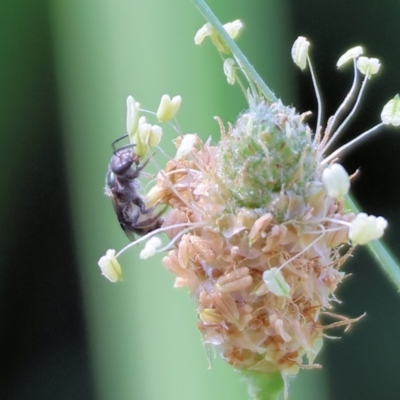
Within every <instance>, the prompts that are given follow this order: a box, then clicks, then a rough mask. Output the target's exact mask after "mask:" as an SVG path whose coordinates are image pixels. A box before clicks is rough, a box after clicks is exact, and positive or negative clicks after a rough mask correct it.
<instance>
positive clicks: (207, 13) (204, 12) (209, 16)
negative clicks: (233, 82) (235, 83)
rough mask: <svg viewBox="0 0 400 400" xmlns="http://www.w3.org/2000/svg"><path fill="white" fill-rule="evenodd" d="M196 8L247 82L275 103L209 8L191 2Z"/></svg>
mask: <svg viewBox="0 0 400 400" xmlns="http://www.w3.org/2000/svg"><path fill="white" fill-rule="evenodd" d="M193 2H194V4H195V5H196V7H197V8H198V9H199V11H200V13H201V14H202V15H203V16H204V18H205V19H206V20H207V21H208V22H209V23H210V24H211V25H212V26H213V27H214V28H215V30H216V31H217V32H218V34H219V35H220V36H221V38H222V39H223V40H224V42H225V44H226V45H227V46H228V47H229V49H230V50H231V52H232V54H233V55H234V57H235V59H236V61H237V63H238V64H239V65H240V67H241V68H243V70H244V71H245V73H246V75H247V77H248V78H249V80H250V79H251V80H252V81H253V82H254V83H255V84H256V86H257V87H258V88H259V89H260V90H261V92H262V94H263V95H264V97H265V98H266V99H267V100H269V101H270V102H275V101H277V100H278V98H277V97H276V96H275V94H274V92H273V91H272V90H271V89H270V88H269V87H268V86H267V85H266V84H265V82H264V81H263V80H262V78H261V76H260V75H259V74H258V73H257V71H256V70H255V69H254V67H253V66H252V65H251V64H250V62H249V60H248V59H247V58H246V56H245V55H244V54H243V53H242V51H241V50H240V49H239V47H238V45H237V44H236V43H235V42H234V40H233V39H232V38H231V37H230V36H229V35H228V33H227V32H226V30H225V28H224V27H223V26H222V24H221V22H220V21H219V20H218V18H217V17H216V16H215V14H214V13H213V12H212V10H211V9H210V7H208V5H207V4H206V3H205V2H204V1H203V0H193Z"/></svg>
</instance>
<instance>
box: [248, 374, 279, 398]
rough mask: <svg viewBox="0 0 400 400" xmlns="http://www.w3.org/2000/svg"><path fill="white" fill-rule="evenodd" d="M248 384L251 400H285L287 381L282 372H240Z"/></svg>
mask: <svg viewBox="0 0 400 400" xmlns="http://www.w3.org/2000/svg"><path fill="white" fill-rule="evenodd" d="M240 374H241V375H242V376H243V377H244V379H245V381H246V382H247V384H248V388H249V395H250V396H251V397H250V399H251V400H281V399H284V398H285V386H286V385H285V380H284V379H283V377H282V374H281V373H280V372H272V373H269V374H266V373H261V372H254V371H252V372H250V371H240Z"/></svg>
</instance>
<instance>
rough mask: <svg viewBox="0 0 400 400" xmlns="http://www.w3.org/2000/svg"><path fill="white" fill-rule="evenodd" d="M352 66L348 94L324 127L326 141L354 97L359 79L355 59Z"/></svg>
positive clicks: (328, 144)
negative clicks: (351, 80)
mask: <svg viewBox="0 0 400 400" xmlns="http://www.w3.org/2000/svg"><path fill="white" fill-rule="evenodd" d="M353 65H354V79H353V84H352V85H351V88H350V91H349V93H348V94H347V96H346V97H345V99H344V100H343V102H342V104H341V105H340V106H339V108H338V109H337V111H336V112H335V114H334V115H333V117H332V119H330V122H329V123H328V126H327V127H326V130H325V135H324V136H327V139H329V136H330V135H331V131H332V130H333V127H334V126H335V123H336V122H337V120H338V118H339V116H340V114H341V113H342V112H343V111H344V110H345V109H346V107H348V103H349V102H350V100H351V99H352V97H353V96H354V92H355V90H356V88H357V84H358V81H359V79H358V78H359V72H358V69H357V60H356V59H354V61H353ZM332 141H333V138H332V139H331V140H330V141H329V142H328V143H327V144H326V147H328V146H330V144H331V142H332Z"/></svg>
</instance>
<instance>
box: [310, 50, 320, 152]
mask: <svg viewBox="0 0 400 400" xmlns="http://www.w3.org/2000/svg"><path fill="white" fill-rule="evenodd" d="M307 61H308V66H309V67H310V73H311V79H312V82H313V85H314V91H315V96H316V98H317V104H318V117H317V125H316V129H315V137H314V144H315V140H316V138H317V137H318V136H319V132H320V129H321V120H322V100H321V95H320V91H319V88H318V83H317V78H316V76H315V74H314V69H313V67H312V64H311V59H310V57H308V56H307Z"/></svg>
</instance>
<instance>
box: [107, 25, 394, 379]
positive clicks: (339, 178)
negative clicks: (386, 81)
mask: <svg viewBox="0 0 400 400" xmlns="http://www.w3.org/2000/svg"><path fill="white" fill-rule="evenodd" d="M235 22H237V21H235ZM240 28H241V25H240V26H239V24H237V23H236V24H235V23H233V24H232V25H230V26H225V29H226V30H227V31H228V33H229V34H230V35H231V36H232V37H234V36H236V34H237V32H238V30H239V29H240ZM206 36H210V37H211V39H212V40H213V41H214V44H216V46H217V47H218V49H219V50H220V51H221V52H223V51H225V50H226V48H225V47H226V45H225V43H224V42H222V40H221V38H220V37H219V35H218V34H217V33H216V30H215V29H214V28H213V27H212V26H211V25H210V24H206V25H204V26H203V27H202V28H201V29H200V30H199V31H198V33H197V34H196V38H195V41H196V43H201V41H202V40H203V39H204V38H205V37H206ZM308 48H309V42H308V41H307V40H306V39H305V38H303V37H300V38H299V39H297V40H296V42H295V44H294V46H293V49H292V57H293V60H294V62H295V63H296V64H297V65H298V66H299V67H300V68H302V69H304V68H305V66H306V65H307V64H308V65H309V69H310V72H311V74H312V79H313V82H314V86H315V88H316V89H318V86H317V84H316V78H315V74H314V72H313V69H312V65H311V60H310V58H309V56H308ZM361 54H362V48H361V47H355V48H353V49H350V50H349V51H348V52H346V53H345V54H344V55H343V56H342V57H341V58H340V59H339V61H338V66H339V67H340V66H341V65H343V64H344V63H346V62H347V61H349V60H353V64H354V68H355V79H354V83H353V86H352V88H351V90H350V93H349V94H348V95H347V96H346V98H345V100H344V102H343V103H342V104H341V105H340V107H339V108H338V110H337V111H336V113H335V114H334V115H333V116H332V117H331V118H330V119H329V120H328V123H327V124H326V127H324V126H323V122H322V121H321V115H322V111H321V109H320V110H319V112H318V121H317V127H316V129H315V133H314V132H313V130H312V129H311V128H310V127H309V126H308V125H307V124H306V122H305V117H306V116H307V113H305V114H299V113H298V112H297V111H296V109H294V108H293V107H289V106H286V105H284V104H282V102H281V101H279V100H276V101H275V100H270V99H267V98H265V97H264V96H263V95H260V93H264V94H265V92H263V91H262V87H261V86H258V83H257V82H256V80H254V81H251V80H250V78H248V75H246V74H245V76H246V78H247V79H249V89H248V90H244V93H245V96H246V99H247V100H248V108H247V109H246V110H244V111H243V112H242V113H241V114H240V115H239V117H238V118H237V120H236V121H235V123H234V124H229V125H228V129H227V130H226V128H225V127H224V125H223V123H222V121H221V120H219V119H218V118H216V119H217V121H218V122H219V126H220V133H221V135H220V140H219V141H218V142H217V143H212V142H211V140H210V139H209V140H207V141H203V140H202V139H201V137H200V136H199V135H197V134H194V133H189V134H183V133H182V132H180V131H179V129H178V128H176V127H175V129H176V130H177V132H178V134H179V136H178V138H176V139H175V140H174V144H175V146H176V148H177V151H176V155H175V157H173V158H171V159H169V160H168V162H167V163H166V165H165V167H164V168H163V169H162V170H160V171H159V173H158V175H157V179H156V184H155V186H154V187H153V188H152V189H151V190H150V191H149V192H148V195H147V196H146V204H148V205H150V206H157V205H164V207H170V209H171V210H170V212H169V214H168V215H167V216H166V217H165V219H164V221H163V224H162V226H161V227H160V226H159V225H157V229H155V230H154V231H153V232H151V231H150V232H148V233H147V234H146V235H145V236H144V237H142V238H140V239H138V240H137V241H136V242H133V243H131V244H130V245H129V246H132V245H135V244H138V243H140V242H141V241H143V240H145V239H148V238H149V237H151V236H152V235H155V234H158V233H161V232H166V234H167V235H168V237H169V239H170V243H169V245H167V247H165V248H163V249H160V248H159V246H160V245H161V242H160V240H159V239H156V237H153V238H150V240H148V241H147V244H146V246H145V248H144V249H143V250H142V252H141V257H142V258H146V257H149V256H151V255H153V254H155V253H157V252H161V251H164V250H165V249H166V248H167V249H168V250H169V251H168V254H167V255H166V256H165V257H164V258H163V263H164V265H165V267H166V268H167V270H168V271H170V272H171V273H173V274H174V275H175V276H176V279H175V287H188V288H189V290H190V292H191V294H192V296H193V298H194V299H195V301H196V306H197V315H198V318H199V319H198V325H197V326H198V328H199V330H200V331H201V333H202V336H203V343H204V344H205V345H206V346H213V347H214V348H216V350H217V351H218V352H219V353H220V355H221V356H222V357H223V359H224V360H226V361H227V362H228V363H229V364H231V365H232V366H234V367H235V368H237V369H241V370H249V371H256V372H263V373H278V374H279V373H280V374H281V376H286V375H292V374H296V373H297V372H298V371H299V369H300V368H302V367H308V368H309V367H315V366H316V365H315V364H313V362H314V359H315V357H316V355H317V354H318V352H319V351H320V349H321V346H322V340H323V337H324V336H325V331H326V330H328V329H330V328H333V327H337V326H341V325H344V326H347V327H348V326H349V325H351V324H352V323H353V322H355V321H357V320H358V319H359V318H355V319H348V318H346V317H342V316H338V315H335V314H332V313H330V310H331V309H332V308H333V303H334V302H335V301H337V299H336V297H335V291H336V289H337V287H338V285H339V284H340V283H341V281H342V280H343V278H344V276H345V274H344V272H343V271H342V270H341V267H342V264H343V263H344V261H345V260H346V258H347V257H348V255H349V254H350V253H351V249H352V247H351V246H352V245H353V246H354V245H357V244H365V243H367V242H368V241H370V240H373V239H376V238H379V237H381V236H382V234H383V232H384V230H385V228H386V226H387V222H386V220H385V219H384V218H382V217H378V218H376V217H373V216H367V215H366V214H363V213H360V214H358V215H357V216H355V215H354V214H353V213H351V212H349V211H347V210H346V208H345V202H344V199H343V197H344V196H346V195H347V193H348V191H349V189H350V178H349V175H348V174H347V172H346V171H345V169H344V168H343V167H342V166H341V164H339V163H338V158H339V156H340V155H341V153H342V152H343V151H344V149H347V148H348V147H349V146H351V145H352V144H353V143H354V141H351V142H349V143H348V144H346V145H344V146H342V147H340V148H339V149H337V150H336V151H334V152H333V153H332V154H330V155H327V152H328V150H329V148H330V146H331V144H332V142H333V141H334V140H335V139H336V138H337V136H338V135H339V133H340V132H341V131H342V130H343V128H344V127H345V126H346V125H347V124H348V122H349V120H350V119H351V117H352V115H353V114H354V112H355V110H356V108H357V107H358V104H359V102H360V98H361V95H362V93H363V91H364V89H365V86H366V84H367V82H368V81H369V79H370V78H371V76H372V75H373V74H374V73H376V72H377V71H378V69H379V65H380V64H379V62H377V61H375V60H376V59H366V60H367V61H365V60H364V58H363V57H360V55H361ZM233 64H234V63H233V60H232V61H231V60H230V59H226V60H225V63H224V70H225V73H226V76H227V78H228V82H229V83H234V82H236V78H237V76H236V72H235V70H234V67H233ZM357 68H358V70H360V71H361V73H362V74H364V75H365V76H364V80H363V83H362V85H361V89H360V90H359V92H358V95H357V87H358V85H356V83H357V79H358V70H357ZM237 70H238V71H243V66H242V65H240V68H238V69H237ZM239 84H240V85H241V86H243V85H242V84H241V82H240V81H239ZM354 97H356V100H355V102H354V105H353V108H351V109H350V111H349V113H348V115H347V117H343V113H344V111H345V110H347V109H348V108H349V105H350V102H351V100H352V99H353V98H354ZM317 98H318V103H319V104H321V102H320V99H319V93H318V90H317ZM173 103H174V99H172V100H171V99H170V98H169V96H163V99H162V101H161V104H160V107H159V110H158V112H157V117H158V119H159V120H160V121H169V120H170V119H171V118H172V117H173V116H174V115H175V113H176V110H175V108H174V107H175V106H174V105H173ZM179 104H180V101H179ZM178 108H179V105H178ZM399 108H400V107H399V104H398V98H395V99H394V100H392V102H389V103H388V104H387V105H386V106H385V107H384V109H383V111H382V121H383V123H390V124H393V125H395V124H397V121H398V120H400V117H399V113H398V109H399ZM383 123H382V124H383ZM145 124H146V122H145V121H144V120H141V121H140V120H139V129H138V130H139V135H137V136H138V137H139V138H140V141H141V142H143V143H146V144H150V142H151V141H152V139H151V135H150V133H147V134H144V133H143V134H142V133H141V132H143V131H146V132H150V131H151V125H149V126H146V125H145ZM382 124H379V125H377V127H379V126H381V125H382ZM377 127H374V128H372V129H370V130H369V131H367V132H365V133H363V134H362V135H360V137H364V136H365V135H367V134H370V133H371V132H372V131H374V130H376V129H377ZM152 129H153V130H154V128H152ZM107 254H108V253H107ZM112 255H113V254H111V256H112ZM111 256H110V257H109V259H112V257H111ZM102 264H103V265H108V264H110V262H109V261H108V259H107V260H105V261H104V260H103V262H102ZM118 266H119V265H118ZM116 275H118V274H116ZM323 314H327V315H328V316H330V317H331V318H333V319H334V321H333V322H332V323H331V324H324V325H323V324H322V323H321V321H320V316H321V315H323Z"/></svg>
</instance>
